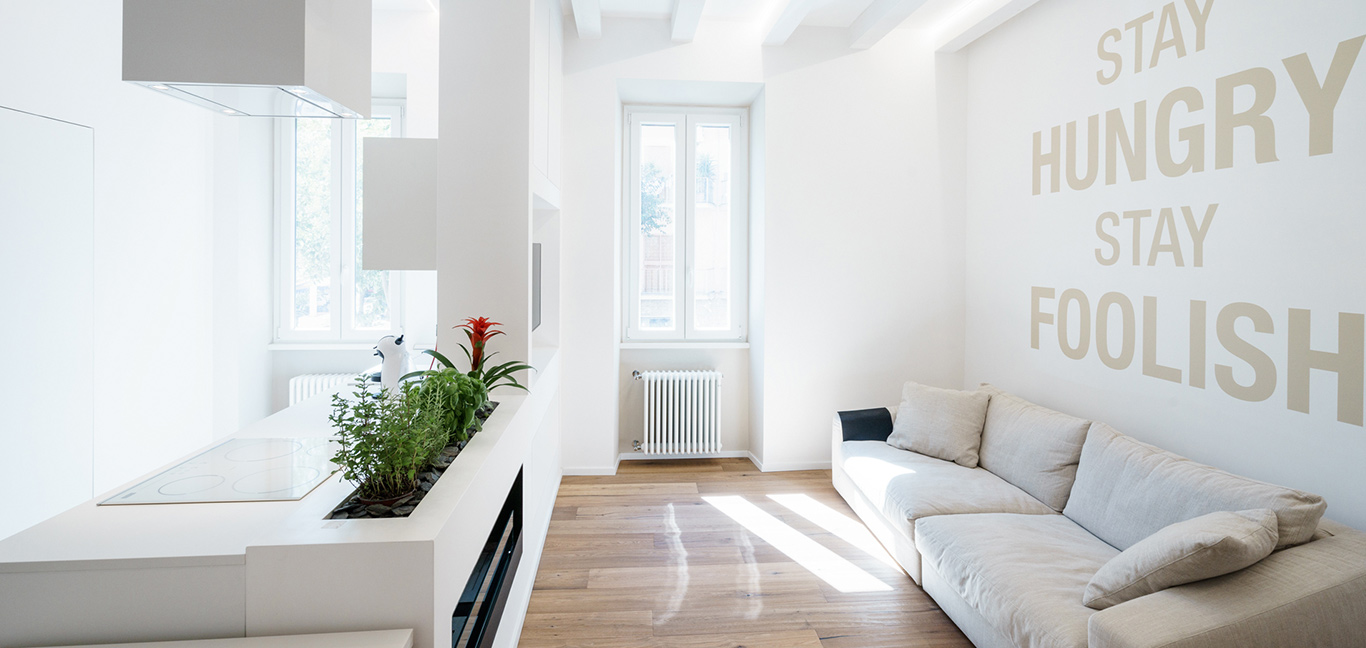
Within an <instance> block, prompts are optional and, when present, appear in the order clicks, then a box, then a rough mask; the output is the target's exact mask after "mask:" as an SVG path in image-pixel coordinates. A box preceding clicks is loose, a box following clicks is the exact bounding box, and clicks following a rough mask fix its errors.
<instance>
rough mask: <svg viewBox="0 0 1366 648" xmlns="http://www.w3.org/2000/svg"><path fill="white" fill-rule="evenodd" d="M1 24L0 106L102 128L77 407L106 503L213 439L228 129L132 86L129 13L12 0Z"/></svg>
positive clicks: (65, 2) (94, 5)
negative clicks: (89, 319) (88, 354)
mask: <svg viewBox="0 0 1366 648" xmlns="http://www.w3.org/2000/svg"><path fill="white" fill-rule="evenodd" d="M0 15H3V16H4V17H5V18H4V20H3V21H0V60H4V61H6V64H5V65H4V66H3V68H0V105H5V106H10V107H13V108H18V109H20V110H26V111H30V112H34V113H39V114H43V115H48V116H51V117H56V118H59V119H65V120H70V121H73V122H77V123H81V124H87V125H89V126H91V127H92V128H93V129H94V142H95V145H94V168H95V172H94V178H95V179H94V205H95V221H94V240H95V247H94V261H93V267H94V305H93V311H92V312H93V316H94V320H95V336H94V363H93V364H94V368H95V369H94V370H95V372H96V379H95V388H94V394H93V395H89V394H73V395H72V397H73V398H91V399H92V401H93V404H94V409H95V412H96V414H95V437H94V440H95V443H94V458H95V465H94V469H95V472H94V492H101V491H104V490H106V489H109V488H112V487H114V486H117V485H118V484H120V483H122V482H123V481H125V480H127V479H130V478H132V477H134V476H136V475H138V474H140V473H142V472H144V471H147V470H149V469H151V468H154V467H156V466H157V465H159V464H161V463H163V462H166V461H168V460H170V459H172V458H174V457H176V456H177V455H180V454H183V453H185V452H188V451H189V450H191V449H193V448H195V447H198V446H201V445H204V444H205V443H207V442H208V441H209V440H210V439H211V436H212V422H213V411H214V398H213V389H214V380H213V362H214V357H213V349H212V341H213V339H214V323H215V322H214V302H213V286H214V282H213V279H214V277H213V272H214V268H213V259H214V249H213V240H212V239H213V229H214V223H213V194H212V190H211V182H212V179H213V136H214V131H213V128H214V122H215V120H217V119H220V118H219V117H216V116H214V115H213V114H212V113H210V112H208V111H206V110H204V109H202V108H198V107H195V106H192V105H190V104H187V103H181V102H176V101H171V100H168V99H167V98H166V97H162V96H159V95H158V94H157V93H154V92H151V91H148V90H145V89H143V88H139V87H135V86H132V85H130V84H125V83H123V82H122V81H121V80H120V79H121V70H120V61H121V59H122V55H121V49H120V43H121V34H122V23H121V5H120V3H117V2H106V1H102V0H101V1H96V0H57V1H53V2H41V3H34V2H21V1H18V0H4V2H3V3H2V4H0ZM221 119H227V118H226V117H223V118H221ZM53 288H54V290H59V289H60V287H59V286H54V287H53ZM50 343H51V344H61V341H60V340H53V341H50ZM42 387H43V388H45V389H59V388H60V385H43V386H42Z"/></svg>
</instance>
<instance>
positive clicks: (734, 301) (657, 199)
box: [622, 107, 749, 342]
mask: <svg viewBox="0 0 1366 648" xmlns="http://www.w3.org/2000/svg"><path fill="white" fill-rule="evenodd" d="M744 115H745V111H744V110H743V109H724V110H722V109H711V110H707V109H659V108H645V107H628V108H627V109H626V121H627V129H628V136H627V137H626V142H627V144H626V145H627V157H628V159H629V163H628V164H627V171H626V173H627V178H626V183H625V186H626V192H627V194H626V200H625V203H626V205H627V211H626V213H627V218H625V219H624V220H625V221H626V223H625V226H626V227H625V238H626V244H625V245H623V246H622V247H623V248H624V250H625V254H626V256H627V258H626V263H625V267H626V268H627V274H628V276H627V277H626V278H625V279H626V280H625V281H623V286H624V288H625V291H626V304H625V312H626V313H627V316H626V327H625V331H624V337H625V340H626V341H674V342H676V341H693V340H725V341H743V340H744V339H745V318H746V315H747V313H748V311H747V305H746V289H747V287H748V286H747V284H748V268H749V264H748V260H747V250H748V244H747V237H748V234H749V218H748V213H749V210H748V188H749V181H748V168H749V167H748V156H747V154H748V141H749V140H748V138H747V137H746V134H745V122H744Z"/></svg>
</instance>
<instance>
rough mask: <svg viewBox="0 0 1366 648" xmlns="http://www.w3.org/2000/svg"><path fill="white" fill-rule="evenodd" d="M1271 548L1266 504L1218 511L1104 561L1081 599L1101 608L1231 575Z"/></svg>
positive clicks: (1272, 526)
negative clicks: (1253, 507) (1249, 508)
mask: <svg viewBox="0 0 1366 648" xmlns="http://www.w3.org/2000/svg"><path fill="white" fill-rule="evenodd" d="M1275 548H1276V512H1275V511H1272V510H1271V509H1252V510H1248V511H1239V512H1236V513H1232V512H1229V511H1219V512H1217V513H1210V514H1208V515H1202V516H1200V517H1197V518H1192V519H1190V520H1186V521H1184V522H1177V523H1176V524H1173V525H1171V526H1168V527H1166V528H1163V529H1162V530H1160V531H1158V532H1157V533H1154V534H1152V535H1150V536H1148V537H1146V538H1144V539H1142V540H1140V541H1138V542H1137V543H1136V544H1134V546H1132V547H1129V548H1128V549H1125V550H1124V551H1123V552H1122V553H1120V554H1119V555H1118V556H1115V557H1114V558H1113V559H1111V560H1110V562H1108V563H1105V565H1104V566H1103V567H1101V568H1100V570H1099V571H1097V572H1096V575H1095V576H1092V577H1091V582H1090V583H1089V584H1087V586H1086V593H1085V594H1084V595H1083V596H1082V603H1083V604H1085V605H1086V607H1089V608H1093V609H1096V610H1104V609H1105V608H1108V607H1110V606H1112V605H1118V604H1120V603H1123V602H1125V601H1131V600H1133V599H1136V598H1138V597H1140V596H1147V595H1148V594H1152V593H1153V592H1160V591H1162V590H1164V589H1167V588H1168V587H1174V586H1176V585H1184V584H1186V583H1194V582H1196V581H1201V580H1205V579H1206V578H1214V577H1215V576H1223V575H1224V574H1231V573H1233V572H1236V571H1238V570H1240V569H1243V568H1246V567H1249V566H1251V565H1254V564H1256V563H1257V561H1259V560H1261V559H1263V558H1265V557H1267V556H1269V555H1271V550H1272V549H1275Z"/></svg>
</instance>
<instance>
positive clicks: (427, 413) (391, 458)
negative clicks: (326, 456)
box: [330, 378, 449, 504]
mask: <svg viewBox="0 0 1366 648" xmlns="http://www.w3.org/2000/svg"><path fill="white" fill-rule="evenodd" d="M366 384H367V383H366V380H365V379H364V378H359V379H357V381H356V388H355V390H354V392H353V395H352V397H351V398H347V397H345V396H343V395H341V394H336V395H334V396H333V397H332V415H331V417H330V420H331V421H332V426H333V428H334V429H335V430H336V437H335V440H336V441H337V443H338V444H339V445H340V446H341V447H340V449H339V450H338V451H337V453H336V454H335V455H334V456H333V458H332V461H333V463H335V464H337V466H339V467H340V468H341V470H342V476H343V477H345V478H346V479H347V480H348V481H350V482H352V483H354V484H356V485H357V496H358V497H359V498H360V500H361V501H362V502H364V503H367V504H371V503H380V504H384V503H392V502H394V501H397V500H400V499H403V498H404V497H407V496H410V495H411V494H412V493H413V492H414V491H415V490H416V488H417V486H418V475H419V474H420V473H421V472H423V471H424V470H425V469H426V468H427V466H429V465H430V464H431V463H432V460H433V459H435V458H436V457H437V455H439V454H440V453H441V451H442V449H443V448H445V447H446V440H447V437H448V436H449V433H448V432H447V430H446V429H445V428H444V427H443V425H444V421H443V414H444V410H443V409H442V405H441V403H439V402H438V400H439V399H440V398H442V397H443V396H444V394H442V393H440V392H439V391H438V390H428V391H423V390H422V389H421V388H420V386H419V385H417V384H411V383H410V384H405V385H403V386H401V387H400V388H399V390H398V391H397V392H391V391H390V390H387V389H386V390H384V391H382V392H380V394H379V397H378V398H375V397H374V395H373V394H372V393H371V392H369V391H368V390H367V389H366Z"/></svg>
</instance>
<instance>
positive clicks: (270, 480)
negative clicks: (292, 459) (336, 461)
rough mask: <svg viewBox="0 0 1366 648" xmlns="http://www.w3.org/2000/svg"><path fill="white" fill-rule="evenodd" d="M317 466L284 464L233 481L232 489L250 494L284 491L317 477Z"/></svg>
mask: <svg viewBox="0 0 1366 648" xmlns="http://www.w3.org/2000/svg"><path fill="white" fill-rule="evenodd" d="M318 474H319V473H318V469H317V468H309V467H307V466H282V467H279V468H271V469H269V470H262V471H261V472H256V473H252V474H250V475H247V476H246V477H243V478H241V479H239V480H237V481H236V482H233V485H232V489H233V490H235V491H237V492H239V493H245V494H248V495H266V494H269V493H284V492H288V491H291V490H294V489H295V488H298V487H299V486H304V485H306V484H308V483H309V482H311V481H313V480H314V479H317V477H318Z"/></svg>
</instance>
